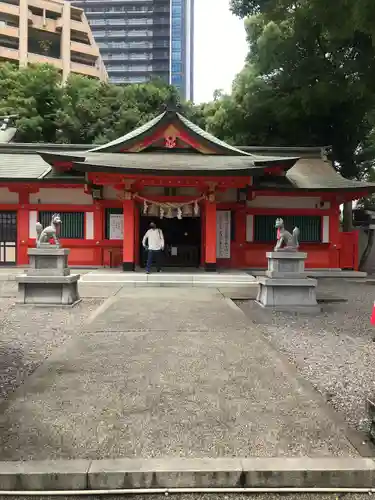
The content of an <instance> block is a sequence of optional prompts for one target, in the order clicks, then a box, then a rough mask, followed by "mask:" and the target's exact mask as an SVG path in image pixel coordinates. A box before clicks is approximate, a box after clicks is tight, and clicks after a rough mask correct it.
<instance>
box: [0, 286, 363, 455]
mask: <svg viewBox="0 0 375 500" xmlns="http://www.w3.org/2000/svg"><path fill="white" fill-rule="evenodd" d="M347 436H348V435H347V434H346V429H345V428H342V427H340V426H339V425H338V424H337V423H336V422H335V419H334V418H332V414H331V411H330V410H329V409H328V407H327V406H326V404H325V403H324V402H323V400H322V399H321V398H320V397H319V396H318V395H317V394H315V393H314V392H312V391H310V390H309V389H308V388H306V387H304V386H303V385H301V384H300V382H299V381H298V380H297V379H296V378H295V372H294V370H293V369H292V368H291V367H290V366H289V365H288V364H287V363H285V361H284V360H282V359H281V358H280V357H279V356H278V355H277V353H276V352H275V351H274V350H273V349H272V348H271V347H270V346H269V345H268V344H267V343H265V342H264V340H263V339H262V337H261V336H260V335H259V334H258V332H257V330H256V329H255V328H254V327H253V326H250V325H249V323H248V321H247V320H246V318H245V316H244V315H243V314H242V313H241V312H240V311H239V310H238V309H237V308H236V307H235V306H234V305H233V304H232V303H231V302H230V301H229V300H228V299H225V298H224V297H223V295H222V294H220V293H219V292H218V291H216V290H214V289H192V288H179V289H170V288H158V289H155V288H154V289H153V288H138V289H129V288H120V289H119V291H118V292H117V294H116V295H114V296H112V297H110V298H109V299H108V300H107V301H105V302H104V304H103V305H102V306H101V307H100V308H99V309H98V310H97V311H96V312H95V313H94V316H93V317H92V318H91V323H90V324H87V325H86V327H85V328H84V329H83V330H82V331H77V332H76V337H75V338H74V339H72V340H70V341H67V342H66V343H65V344H64V345H63V346H62V347H60V348H59V349H57V350H56V351H55V352H54V353H53V355H52V356H51V357H49V358H48V359H47V360H46V362H45V363H44V364H43V365H42V366H40V367H39V368H38V369H37V370H36V371H35V372H34V373H33V374H32V375H31V376H30V377H29V378H28V379H27V380H26V382H25V384H24V385H23V386H22V387H20V388H19V389H18V390H17V391H16V392H15V393H13V394H12V395H11V396H10V398H9V400H8V402H7V404H6V405H4V406H3V407H0V460H30V459H39V460H44V459H55V458H59V459H62V458H69V459H71V458H87V459H98V458H107V457H144V458H147V457H165V456H180V457H219V456H227V457H235V456H242V457H246V456H299V455H307V456H331V455H334V456H358V452H357V451H356V450H355V449H354V447H353V445H352V444H351V443H350V442H349V440H348V437H347Z"/></svg>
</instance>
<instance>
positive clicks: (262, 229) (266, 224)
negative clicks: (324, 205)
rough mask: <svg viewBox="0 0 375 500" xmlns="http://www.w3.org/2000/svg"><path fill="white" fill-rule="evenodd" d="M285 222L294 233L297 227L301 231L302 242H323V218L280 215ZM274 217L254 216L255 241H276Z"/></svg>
mask: <svg viewBox="0 0 375 500" xmlns="http://www.w3.org/2000/svg"><path fill="white" fill-rule="evenodd" d="M279 217H282V218H283V220H284V224H285V227H286V228H287V229H288V231H292V230H293V229H294V228H295V227H296V226H297V227H298V228H299V230H300V236H299V239H300V241H301V242H306V243H318V242H321V240H322V218H321V217H320V216H319V215H313V216H307V215H285V216H283V215H282V213H281V214H280V215H279ZM275 220H276V217H275V216H274V215H255V216H254V241H258V242H262V243H270V242H274V241H276V229H275Z"/></svg>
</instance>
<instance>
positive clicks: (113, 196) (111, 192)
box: [103, 186, 121, 200]
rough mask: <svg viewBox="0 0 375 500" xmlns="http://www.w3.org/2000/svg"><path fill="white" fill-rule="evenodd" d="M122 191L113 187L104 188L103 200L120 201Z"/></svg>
mask: <svg viewBox="0 0 375 500" xmlns="http://www.w3.org/2000/svg"><path fill="white" fill-rule="evenodd" d="M120 194H121V193H120V191H119V190H118V189H115V188H114V187H112V186H103V198H104V199H105V200H119V199H120V198H119V195H120Z"/></svg>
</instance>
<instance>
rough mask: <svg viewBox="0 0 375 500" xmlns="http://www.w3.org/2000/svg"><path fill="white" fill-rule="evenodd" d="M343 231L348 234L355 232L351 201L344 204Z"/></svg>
mask: <svg viewBox="0 0 375 500" xmlns="http://www.w3.org/2000/svg"><path fill="white" fill-rule="evenodd" d="M342 215H343V231H345V232H348V231H352V230H353V205H352V202H351V201H347V202H346V203H344V209H343V213H342Z"/></svg>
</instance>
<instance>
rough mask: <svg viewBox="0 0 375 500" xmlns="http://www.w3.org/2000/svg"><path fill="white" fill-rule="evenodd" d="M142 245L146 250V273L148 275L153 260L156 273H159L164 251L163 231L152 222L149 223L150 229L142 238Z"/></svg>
mask: <svg viewBox="0 0 375 500" xmlns="http://www.w3.org/2000/svg"><path fill="white" fill-rule="evenodd" d="M142 245H143V247H144V248H145V249H146V250H147V264H146V273H147V274H150V270H151V266H152V262H153V260H154V258H155V263H156V268H157V271H158V273H160V271H161V267H160V260H161V253H162V251H163V250H164V236H163V231H162V230H161V229H159V228H157V227H156V224H155V223H154V222H151V224H150V229H149V230H148V231H147V232H146V234H145V235H144V236H143V240H142Z"/></svg>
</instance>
